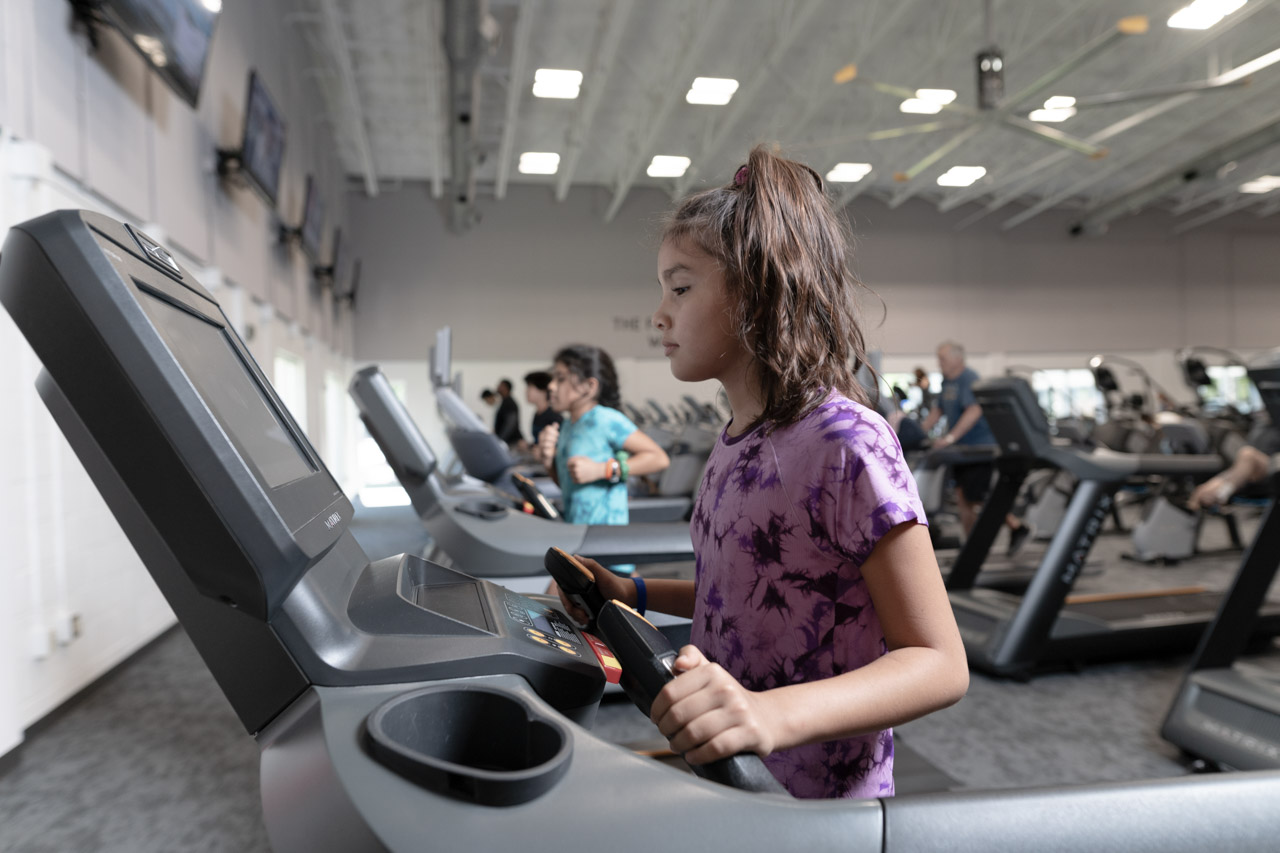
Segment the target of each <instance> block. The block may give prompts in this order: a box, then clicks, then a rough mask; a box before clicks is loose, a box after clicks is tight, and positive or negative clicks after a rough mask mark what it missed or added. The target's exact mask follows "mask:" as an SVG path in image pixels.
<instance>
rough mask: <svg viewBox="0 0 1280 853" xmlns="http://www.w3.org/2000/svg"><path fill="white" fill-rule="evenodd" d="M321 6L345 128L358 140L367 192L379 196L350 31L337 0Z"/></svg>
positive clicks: (323, 0)
mask: <svg viewBox="0 0 1280 853" xmlns="http://www.w3.org/2000/svg"><path fill="white" fill-rule="evenodd" d="M318 5H319V11H320V23H321V28H322V31H323V33H324V44H325V49H326V52H327V53H328V54H329V56H330V58H331V59H332V60H333V62H334V64H335V65H336V66H337V72H338V79H339V80H340V83H341V87H342V97H341V104H342V107H341V109H342V118H343V126H344V127H345V128H346V129H347V130H348V131H350V133H351V135H352V138H353V139H354V141H355V147H356V154H357V156H358V157H359V158H360V166H361V172H362V173H363V175H364V191H365V192H366V193H367V194H368V195H370V196H376V195H377V194H378V175H377V172H376V171H375V169H374V165H373V148H372V146H371V145H370V144H369V129H368V128H367V127H366V126H365V121H364V110H363V108H362V107H361V100H360V90H359V87H358V86H357V85H356V74H355V69H354V68H353V67H352V65H351V48H350V46H349V45H348V43H347V34H346V29H345V28H344V27H343V24H342V18H341V16H340V15H339V14H338V7H337V2H336V0H318Z"/></svg>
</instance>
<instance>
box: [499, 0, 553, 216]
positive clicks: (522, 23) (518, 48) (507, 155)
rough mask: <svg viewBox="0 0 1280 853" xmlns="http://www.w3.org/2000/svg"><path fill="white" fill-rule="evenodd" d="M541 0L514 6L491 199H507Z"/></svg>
mask: <svg viewBox="0 0 1280 853" xmlns="http://www.w3.org/2000/svg"><path fill="white" fill-rule="evenodd" d="M541 4H542V0H520V2H519V3H518V4H517V6H516V34H515V41H514V43H513V44H512V48H511V71H510V73H509V74H508V75H507V103H506V108H505V114H506V117H505V119H504V120H503V122H502V142H501V143H500V144H499V146H498V177H497V180H496V181H495V182H494V186H493V194H494V197H496V198H499V199H503V198H506V197H507V178H508V177H509V176H510V174H511V159H512V157H514V156H515V144H516V125H517V124H519V119H520V99H521V97H522V96H523V95H524V92H525V89H526V88H527V87H526V85H525V80H526V79H527V78H528V69H529V42H530V40H531V37H532V33H533V21H534V18H535V17H536V16H537V13H538V11H539V8H540V6H541Z"/></svg>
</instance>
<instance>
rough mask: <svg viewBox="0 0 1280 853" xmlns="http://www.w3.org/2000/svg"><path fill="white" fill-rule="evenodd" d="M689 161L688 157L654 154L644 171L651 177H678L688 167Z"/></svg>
mask: <svg viewBox="0 0 1280 853" xmlns="http://www.w3.org/2000/svg"><path fill="white" fill-rule="evenodd" d="M691 162H692V161H691V160H690V159H689V158H688V157H677V156H673V155H670V154H655V155H654V156H653V160H652V161H651V162H650V163H649V168H648V169H647V170H646V172H647V173H648V175H649V177H651V178H678V177H680V176H681V175H683V174H684V171H685V169H688V168H689V163H691Z"/></svg>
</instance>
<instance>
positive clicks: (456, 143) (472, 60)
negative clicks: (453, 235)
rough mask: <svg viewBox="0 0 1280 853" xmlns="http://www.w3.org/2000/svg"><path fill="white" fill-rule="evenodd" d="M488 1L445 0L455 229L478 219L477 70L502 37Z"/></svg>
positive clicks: (450, 152) (463, 228)
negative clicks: (489, 47)
mask: <svg viewBox="0 0 1280 853" xmlns="http://www.w3.org/2000/svg"><path fill="white" fill-rule="evenodd" d="M495 27H496V25H495V24H494V22H493V19H492V18H491V17H489V13H488V3H487V2H486V0H446V2H445V10H444V41H445V55H446V56H447V57H448V59H449V110H450V112H449V165H450V170H449V174H450V176H451V178H450V191H451V193H452V203H451V206H450V207H451V215H450V222H451V224H452V226H453V229H454V230H455V231H465V230H467V229H468V228H470V227H471V226H472V225H474V224H475V223H476V221H478V219H479V214H478V213H477V211H476V174H475V167H476V164H477V161H478V160H480V159H482V158H483V153H482V151H481V150H480V148H479V146H478V145H477V143H476V137H475V118H476V116H477V114H478V112H479V109H480V86H479V82H478V79H477V78H478V75H479V69H480V62H481V60H482V59H483V58H484V54H485V50H486V45H487V43H488V42H489V41H492V40H493V38H495V37H496V36H497V33H496V30H495Z"/></svg>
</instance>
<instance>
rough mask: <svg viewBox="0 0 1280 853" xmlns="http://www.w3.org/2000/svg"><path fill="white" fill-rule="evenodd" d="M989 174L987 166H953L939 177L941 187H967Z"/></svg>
mask: <svg viewBox="0 0 1280 853" xmlns="http://www.w3.org/2000/svg"><path fill="white" fill-rule="evenodd" d="M986 173H987V169H986V167H985V166H952V167H951V168H950V169H948V170H947V171H946V173H945V174H942V175H939V176H938V186H940V187H967V186H969V185H970V184H972V183H973V182H974V181H976V180H978V179H979V178H981V177H982V176H983V175H985V174H986Z"/></svg>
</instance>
